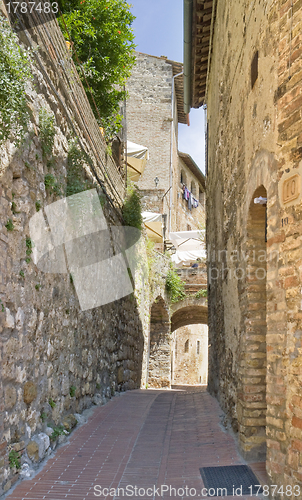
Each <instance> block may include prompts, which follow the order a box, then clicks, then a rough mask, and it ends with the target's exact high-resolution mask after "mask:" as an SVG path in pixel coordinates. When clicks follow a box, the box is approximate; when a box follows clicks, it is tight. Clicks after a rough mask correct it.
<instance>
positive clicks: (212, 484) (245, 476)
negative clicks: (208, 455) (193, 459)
mask: <svg viewBox="0 0 302 500" xmlns="http://www.w3.org/2000/svg"><path fill="white" fill-rule="evenodd" d="M199 470H200V474H201V477H202V480H203V483H204V486H205V488H206V489H207V492H208V496H209V497H211V496H212V497H213V496H217V497H222V496H238V497H240V496H242V495H250V496H252V495H256V494H258V495H259V494H260V493H262V488H260V487H259V486H260V485H259V483H260V481H259V480H258V479H257V478H256V476H255V474H254V473H253V471H252V470H251V469H250V468H249V467H248V466H247V465H229V466H225V467H202V468H201V469H199ZM214 490H215V495H213V493H214Z"/></svg>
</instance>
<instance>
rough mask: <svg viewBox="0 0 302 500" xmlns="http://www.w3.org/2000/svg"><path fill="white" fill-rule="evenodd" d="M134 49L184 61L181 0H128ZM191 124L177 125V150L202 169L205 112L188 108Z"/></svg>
mask: <svg viewBox="0 0 302 500" xmlns="http://www.w3.org/2000/svg"><path fill="white" fill-rule="evenodd" d="M130 4H131V5H132V8H131V10H132V12H133V14H134V15H135V16H136V19H135V21H134V23H133V30H134V34H135V43H136V44H137V48H136V50H138V51H139V52H144V53H146V54H151V55H153V56H167V57H168V59H172V60H173V61H178V62H183V0H130ZM190 122H191V125H190V127H188V126H187V125H179V144H178V147H179V150H180V151H183V152H184V153H189V154H190V155H191V156H192V158H193V159H194V161H195V162H196V163H197V165H198V166H199V168H200V169H201V170H202V171H203V172H204V112H203V110H202V108H200V109H198V110H195V109H193V110H191V113H190Z"/></svg>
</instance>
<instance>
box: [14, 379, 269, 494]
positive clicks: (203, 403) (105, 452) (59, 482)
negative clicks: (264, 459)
mask: <svg viewBox="0 0 302 500" xmlns="http://www.w3.org/2000/svg"><path fill="white" fill-rule="evenodd" d="M220 414H221V410H220V408H219V406H218V404H217V402H216V400H215V399H214V398H212V397H211V396H210V395H209V394H208V393H207V392H206V390H205V388H187V389H184V388H179V390H173V391H152V390H148V391H147V390H141V391H139V390H137V391H130V392H127V393H125V394H123V395H122V396H120V397H115V398H113V399H112V400H111V401H110V402H109V403H108V404H107V405H105V406H102V407H99V408H96V410H95V411H94V413H93V415H92V417H91V418H90V419H89V421H88V423H87V424H85V425H83V426H82V427H80V428H79V429H77V430H75V431H74V432H73V433H72V435H71V436H70V438H69V442H68V444H66V445H65V446H62V447H61V448H59V449H58V450H57V452H56V453H55V455H54V456H53V457H52V458H50V459H49V460H48V461H47V463H46V464H45V466H44V467H43V469H42V470H41V471H40V472H39V473H38V474H37V475H36V476H35V477H34V478H33V479H31V480H24V481H22V482H21V483H20V484H19V485H18V486H17V487H16V488H15V490H14V491H13V492H12V493H11V494H10V495H9V496H8V497H7V499H8V500H22V499H24V500H40V499H47V500H63V499H64V500H65V499H67V500H73V499H74V500H89V499H96V498H101V499H105V498H108V500H109V499H112V498H115V499H120V498H141V499H147V498H148V499H150V498H151V499H152V498H154V499H158V498H160V497H161V495H160V490H158V491H159V495H158V493H157V492H156V491H155V494H153V492H152V490H154V488H161V487H162V486H163V487H164V488H170V486H171V488H174V489H175V490H176V491H175V490H171V493H172V494H171V496H170V491H168V492H165V489H164V495H163V498H167V499H168V498H188V499H189V498H201V499H202V498H204V497H203V496H202V494H201V490H202V488H203V487H204V485H203V482H202V479H201V476H200V472H199V468H200V467H205V466H218V465H233V464H242V463H243V461H242V459H241V458H240V456H239V455H238V453H237V451H236V446H235V442H234V440H233V438H232V437H231V436H230V435H229V434H228V433H227V432H225V431H224V430H223V427H222V426H221V425H220ZM255 470H256V471H257V474H258V477H259V479H261V480H262V481H264V482H266V477H265V473H264V466H263V464H260V465H259V464H258V465H256V466H255ZM135 486H137V488H141V490H140V491H139V492H138V494H136V495H135V490H134V487H135ZM127 487H128V490H126V488H127ZM186 487H187V494H186V493H184V494H183V493H182V490H181V489H182V488H186ZM104 488H107V489H108V488H109V489H110V488H115V489H117V488H124V489H125V496H124V497H122V496H121V495H120V496H118V495H116V496H115V497H114V492H113V490H111V492H110V491H106V490H105V492H104V491H103V489H104ZM148 488H151V489H152V490H148V491H147V489H148ZM189 489H191V494H190V492H189V491H188V490H189ZM194 489H195V490H196V496H194V495H193V494H194ZM122 491H123V490H120V492H119V493H120V494H121V493H122ZM137 491H138V490H137ZM126 492H127V493H128V495H127V496H126ZM107 493H108V494H107ZM110 493H111V496H110ZM131 493H133V495H131ZM208 498H209V497H208ZM211 498H214V499H216V498H217V499H220V500H221V499H222V498H223V497H221V496H220V497H211ZM227 498H228V499H231V498H236V499H238V496H237V497H227ZM240 498H241V500H247V499H251V498H256V497H251V496H249V497H247V496H241V497H240ZM258 498H259V497H258Z"/></svg>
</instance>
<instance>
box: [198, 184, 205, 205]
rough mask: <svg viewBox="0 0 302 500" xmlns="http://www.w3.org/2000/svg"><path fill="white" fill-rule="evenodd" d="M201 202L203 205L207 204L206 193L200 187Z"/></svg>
mask: <svg viewBox="0 0 302 500" xmlns="http://www.w3.org/2000/svg"><path fill="white" fill-rule="evenodd" d="M199 203H200V204H201V206H202V207H204V206H205V193H204V191H202V190H201V189H200V188H199Z"/></svg>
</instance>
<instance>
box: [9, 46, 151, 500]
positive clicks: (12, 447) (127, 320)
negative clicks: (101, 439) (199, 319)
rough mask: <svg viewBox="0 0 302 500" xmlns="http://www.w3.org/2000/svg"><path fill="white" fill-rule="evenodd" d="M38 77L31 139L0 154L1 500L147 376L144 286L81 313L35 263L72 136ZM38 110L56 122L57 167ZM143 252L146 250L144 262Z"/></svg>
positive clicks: (110, 215)
mask: <svg viewBox="0 0 302 500" xmlns="http://www.w3.org/2000/svg"><path fill="white" fill-rule="evenodd" d="M64 43H65V42H64ZM32 72H33V75H34V79H33V81H32V82H28V85H27V90H26V93H27V99H28V104H29V107H30V115H31V119H30V123H29V124H28V132H27V134H26V138H25V142H24V144H23V145H22V146H21V147H20V148H17V147H16V146H15V145H14V144H13V143H11V142H7V143H6V144H5V145H4V146H3V147H2V148H1V150H0V158H1V167H0V298H1V302H0V360H1V377H0V495H1V493H3V492H5V491H7V490H8V489H9V488H10V487H11V485H12V484H13V483H14V482H15V481H16V480H17V478H18V471H19V469H18V467H19V465H21V466H22V464H25V463H26V464H28V466H32V465H33V464H35V463H37V462H38V461H40V460H41V459H42V458H43V457H44V456H45V455H46V454H47V453H49V451H50V449H51V448H53V447H54V446H55V445H56V443H57V442H58V440H62V436H64V433H65V431H66V430H67V431H69V430H70V429H71V428H72V427H73V426H74V425H75V423H76V420H75V417H74V414H75V413H81V411H82V410H83V409H85V408H87V407H89V406H90V405H91V404H92V403H95V404H99V403H103V402H105V401H106V399H108V398H110V397H111V395H113V394H114V393H115V392H116V391H124V390H126V389H134V388H138V387H140V384H141V381H142V383H144V377H145V378H146V373H145V372H146V359H145V357H144V356H145V355H146V352H147V341H146V339H148V321H149V316H148V314H149V302H148V300H149V296H148V286H147V285H146V283H144V282H141V283H140V282H139V280H138V281H137V280H136V285H137V287H136V290H135V293H134V294H131V295H128V296H127V297H125V298H122V299H120V300H118V301H116V302H114V303H110V304H107V305H104V306H101V307H97V308H94V309H91V310H88V311H85V312H82V311H81V310H80V307H79V304H78V300H77V296H76V292H75V288H74V285H73V282H72V279H71V277H70V275H69V274H50V273H43V272H42V271H40V270H39V269H38V268H37V266H35V265H34V263H33V260H32V242H31V240H30V233H29V220H30V218H31V217H32V216H33V215H34V214H36V213H37V211H39V210H42V209H43V207H45V206H46V205H48V204H50V203H52V202H54V201H56V200H57V199H59V198H60V197H61V196H63V194H64V192H65V187H66V182H67V171H68V165H67V163H68V161H67V158H68V151H69V146H70V141H71V140H73V139H74V133H73V131H72V130H71V128H70V124H69V122H68V120H67V117H66V109H64V108H63V107H62V106H61V105H60V103H59V102H58V101H57V98H56V95H55V94H54V93H53V92H52V89H51V86H50V84H49V82H48V81H47V79H46V78H45V75H44V74H43V73H42V72H41V71H40V69H39V68H38V67H37V66H36V65H35V64H34V63H32ZM78 97H79V98H80V97H81V96H80V95H79V96H78ZM41 110H43V111H44V112H45V113H46V115H47V116H50V117H52V118H53V120H54V130H55V136H54V144H53V147H52V155H51V159H52V161H51V163H50V162H49V158H46V157H45V155H44V154H43V141H42V137H41ZM81 138H82V140H84V139H83V136H82V137H81ZM102 154H103V155H104V151H102ZM83 175H85V174H83ZM47 176H52V177H53V178H54V179H55V180H56V184H55V185H49V184H48V183H47V182H46V178H47ZM87 176H88V177H89V173H87V175H86V177H87ZM48 179H50V177H48ZM87 179H88V178H87ZM89 179H90V181H91V182H92V181H93V178H92V177H91V175H90V177H89ZM54 188H55V189H54ZM102 200H103V203H102V205H103V211H104V214H105V217H106V220H107V223H108V225H109V226H110V225H121V218H120V215H119V213H118V211H117V210H116V209H115V208H114V206H113V205H112V204H111V203H109V201H108V197H107V198H104V197H103V199H102ZM9 221H10V222H9ZM144 255H145V254H144V252H143V249H142V257H141V259H142V262H144V258H145V257H144ZM144 337H145V338H144ZM143 353H145V354H143ZM143 364H144V367H143ZM143 372H144V375H143ZM23 470H25V471H26V467H25V469H24V467H23Z"/></svg>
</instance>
